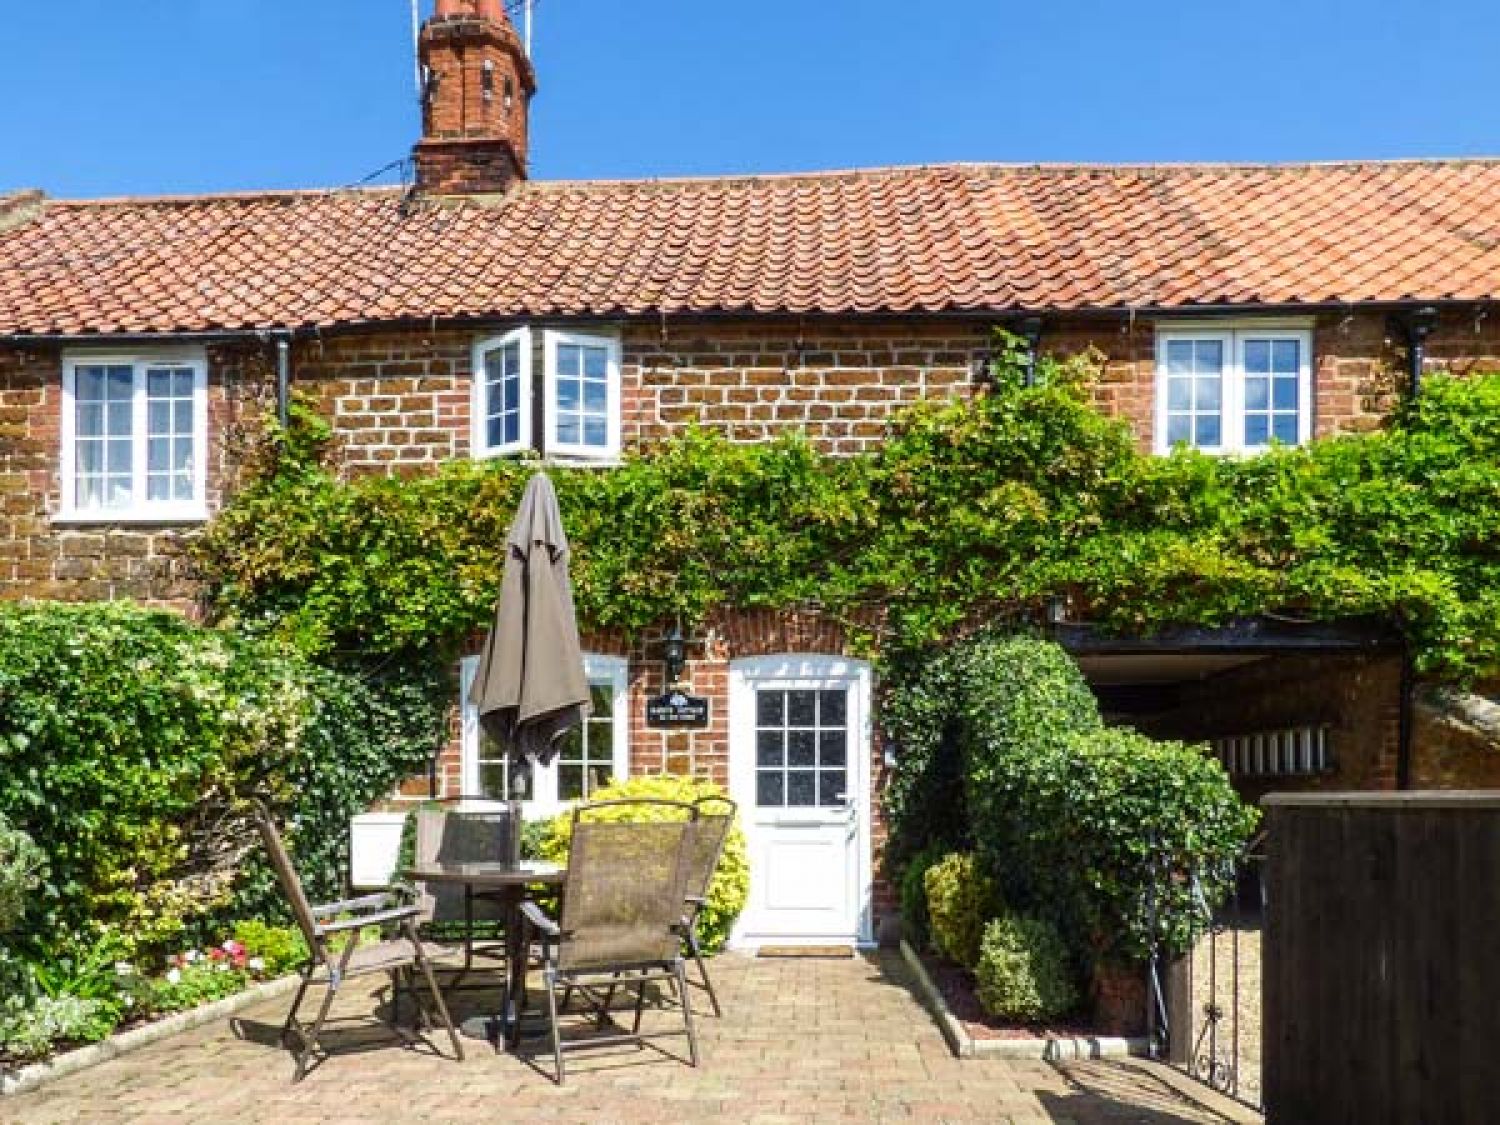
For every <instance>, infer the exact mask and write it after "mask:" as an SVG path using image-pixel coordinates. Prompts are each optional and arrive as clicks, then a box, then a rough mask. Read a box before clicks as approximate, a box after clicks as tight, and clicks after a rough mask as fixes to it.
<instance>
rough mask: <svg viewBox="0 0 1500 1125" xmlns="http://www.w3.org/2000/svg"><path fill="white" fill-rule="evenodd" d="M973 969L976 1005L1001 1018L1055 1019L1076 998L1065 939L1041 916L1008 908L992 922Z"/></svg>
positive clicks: (988, 926)
mask: <svg viewBox="0 0 1500 1125" xmlns="http://www.w3.org/2000/svg"><path fill="white" fill-rule="evenodd" d="M975 975H976V976H977V977H978V978H979V1003H980V1005H981V1006H982V1007H983V1008H984V1010H985V1011H986V1012H988V1013H989V1014H990V1015H992V1016H997V1017H999V1018H1001V1019H1011V1020H1025V1021H1028V1022H1029V1021H1033V1020H1048V1019H1056V1018H1057V1017H1058V1016H1062V1015H1066V1014H1067V1013H1068V1012H1069V1011H1071V1010H1072V1009H1073V1008H1074V1007H1075V1006H1076V1005H1077V1003H1078V989H1077V986H1076V985H1075V984H1074V980H1073V967H1072V965H1071V963H1070V962H1069V960H1068V947H1067V944H1066V943H1065V942H1064V941H1063V939H1062V935H1061V934H1059V933H1058V932H1057V927H1055V926H1053V925H1052V923H1050V922H1047V921H1044V920H1043V919H1040V918H1032V917H1028V916H1027V915H1024V914H1006V915H1002V916H1001V917H999V918H996V919H994V920H993V921H992V922H990V924H989V925H987V926H986V927H985V928H984V939H983V941H982V942H981V943H980V948H979V963H978V965H977V967H976V968H975Z"/></svg>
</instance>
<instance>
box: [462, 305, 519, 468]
mask: <svg viewBox="0 0 1500 1125" xmlns="http://www.w3.org/2000/svg"><path fill="white" fill-rule="evenodd" d="M511 344H516V345H518V350H519V351H520V354H521V401H520V417H519V419H518V421H519V425H518V427H517V429H516V434H517V438H516V440H515V441H512V442H504V443H502V444H500V445H491V444H490V443H489V436H490V427H489V378H488V373H487V372H486V370H485V363H484V361H485V357H486V356H487V355H489V353H490V352H493V351H498V350H499V349H501V348H504V347H509V346H510V345H511ZM531 349H532V332H531V329H530V328H525V327H522V328H516V329H513V330H511V331H510V332H506V333H505V334H503V335H500V336H491V337H489V338H488V339H485V340H481V341H479V342H478V343H477V344H475V345H474V354H473V373H474V375H473V378H474V382H473V395H472V401H471V404H470V417H471V418H472V419H473V424H472V425H471V427H470V442H471V444H472V446H473V449H474V456H475V457H476V458H485V457H501V456H504V455H506V454H510V453H522V452H525V451H527V450H529V449H531V448H532V434H531V399H532V381H531V366H532V364H531Z"/></svg>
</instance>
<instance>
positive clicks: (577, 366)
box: [557, 344, 583, 379]
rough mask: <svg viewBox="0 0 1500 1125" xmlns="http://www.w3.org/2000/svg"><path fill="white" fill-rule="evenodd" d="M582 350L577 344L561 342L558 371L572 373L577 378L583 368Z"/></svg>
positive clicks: (558, 354)
mask: <svg viewBox="0 0 1500 1125" xmlns="http://www.w3.org/2000/svg"><path fill="white" fill-rule="evenodd" d="M582 350H583V349H581V348H580V347H579V346H578V345H577V344H559V345H558V346H557V373H558V374H559V375H571V376H573V377H574V378H575V379H576V378H577V377H578V376H579V375H580V374H581V373H582V370H583V361H582V358H581V352H582Z"/></svg>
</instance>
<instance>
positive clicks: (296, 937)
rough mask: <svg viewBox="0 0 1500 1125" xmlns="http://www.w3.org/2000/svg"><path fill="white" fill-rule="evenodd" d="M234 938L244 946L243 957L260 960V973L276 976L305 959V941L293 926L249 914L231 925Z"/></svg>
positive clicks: (289, 970) (295, 967) (300, 964)
mask: <svg viewBox="0 0 1500 1125" xmlns="http://www.w3.org/2000/svg"><path fill="white" fill-rule="evenodd" d="M234 940H235V941H237V942H239V943H240V944H241V945H242V946H244V947H245V957H246V958H247V959H248V960H251V961H254V960H256V959H257V958H258V959H259V960H260V961H261V962H262V963H263V964H264V966H265V968H264V969H263V970H262V973H263V974H264V975H265V976H268V977H279V976H282V975H284V974H286V973H289V972H291V971H293V970H294V969H299V968H301V967H302V966H303V965H304V964H306V962H307V941H306V939H305V938H303V936H302V931H301V930H299V929H297V928H296V927H294V926H273V925H269V924H267V923H266V922H262V921H261V920H260V919H258V918H252V919H249V920H247V921H244V922H239V923H237V924H236V925H235V927H234Z"/></svg>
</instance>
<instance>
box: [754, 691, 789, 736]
mask: <svg viewBox="0 0 1500 1125" xmlns="http://www.w3.org/2000/svg"><path fill="white" fill-rule="evenodd" d="M785 708H786V692H783V691H770V690H767V689H765V688H762V689H761V690H760V691H758V692H756V693H755V725H756V726H759V727H779V726H781V723H782V716H783V715H785V714H786V710H785Z"/></svg>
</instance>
